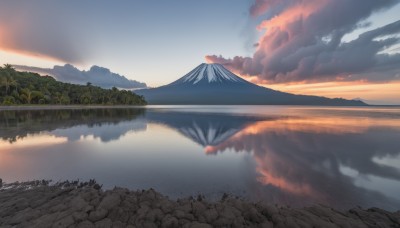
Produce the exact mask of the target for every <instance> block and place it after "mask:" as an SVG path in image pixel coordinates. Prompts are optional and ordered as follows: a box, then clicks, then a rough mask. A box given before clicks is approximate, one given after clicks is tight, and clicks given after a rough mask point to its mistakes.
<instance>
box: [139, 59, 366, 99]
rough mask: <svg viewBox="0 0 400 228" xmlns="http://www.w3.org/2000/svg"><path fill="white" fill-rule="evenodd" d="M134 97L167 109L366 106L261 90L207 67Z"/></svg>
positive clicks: (215, 67)
mask: <svg viewBox="0 0 400 228" xmlns="http://www.w3.org/2000/svg"><path fill="white" fill-rule="evenodd" d="M135 93H137V94H140V95H143V96H144V97H145V98H146V100H147V102H148V103H149V104H165V105H167V104H174V105H190V104H194V105H195V104H198V105H332V106H341V105H343V106H363V105H367V104H365V103H364V102H362V101H354V100H345V99H342V98H334V99H331V98H325V97H319V96H308V95H295V94H290V93H285V92H281V91H277V90H273V89H269V88H266V87H261V86H258V85H256V84H253V83H251V82H248V81H246V80H244V79H243V78H241V77H239V76H237V75H235V74H233V73H232V72H230V71H229V70H227V69H226V68H225V67H224V66H223V65H221V64H206V63H202V64H200V65H199V66H197V67H195V68H194V69H193V70H191V71H190V72H189V73H187V74H185V75H184V76H183V77H181V78H179V79H177V80H176V81H174V82H171V83H170V84H167V85H164V86H160V87H157V88H151V89H143V90H136V91H135Z"/></svg>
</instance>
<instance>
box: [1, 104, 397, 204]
mask: <svg viewBox="0 0 400 228" xmlns="http://www.w3.org/2000/svg"><path fill="white" fill-rule="evenodd" d="M0 178H2V179H3V181H5V182H14V181H27V180H35V179H51V180H53V181H54V182H56V181H62V180H67V179H68V180H77V179H80V180H84V181H86V180H89V179H96V180H97V181H98V182H99V183H101V184H103V188H106V189H110V188H113V187H114V186H120V187H127V188H130V189H148V188H154V189H156V190H157V191H159V192H161V193H163V194H165V195H168V196H169V197H170V198H174V199H175V198H181V197H186V196H191V195H193V196H196V195H198V194H202V195H204V196H205V197H206V198H208V199H211V200H213V199H217V198H219V197H221V195H222V194H223V193H225V192H226V193H230V194H233V195H236V196H239V197H243V198H246V199H249V200H252V201H265V202H269V203H277V204H287V205H290V206H293V207H301V206H306V205H309V204H314V203H322V204H325V205H329V206H331V207H334V208H338V209H348V208H351V207H354V206H361V207H380V208H384V209H387V210H391V211H395V210H398V209H400V108H396V107H357V108H356V107H296V106H149V107H146V108H115V109H112V108H109V109H101V108H97V109H65V110H14V111H13V110H2V111H0Z"/></svg>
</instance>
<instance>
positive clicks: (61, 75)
mask: <svg viewBox="0 0 400 228" xmlns="http://www.w3.org/2000/svg"><path fill="white" fill-rule="evenodd" d="M15 68H16V69H18V70H24V71H31V72H36V73H39V74H48V75H51V76H53V77H54V78H55V79H57V80H58V81H62V82H68V83H73V84H81V85H84V84H86V83H88V82H90V83H92V84H93V85H96V86H100V87H103V88H111V87H113V86H115V87H118V88H123V89H137V88H146V87H147V86H146V83H142V82H138V81H135V80H129V79H127V78H126V77H125V76H123V75H119V74H116V73H113V72H111V71H110V70H109V69H107V68H104V67H99V66H92V67H91V68H90V70H88V71H84V70H83V71H80V70H79V69H78V68H76V67H74V66H72V65H70V64H66V65H64V66H54V67H53V68H52V69H48V68H39V67H29V66H17V65H16V66H15Z"/></svg>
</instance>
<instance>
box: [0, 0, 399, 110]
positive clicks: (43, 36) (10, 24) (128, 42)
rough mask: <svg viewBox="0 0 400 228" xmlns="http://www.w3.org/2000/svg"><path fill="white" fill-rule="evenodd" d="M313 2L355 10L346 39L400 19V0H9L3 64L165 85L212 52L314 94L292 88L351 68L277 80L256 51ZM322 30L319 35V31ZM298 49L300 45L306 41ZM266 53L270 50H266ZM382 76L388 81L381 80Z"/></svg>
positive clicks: (1, 6) (2, 20)
mask: <svg viewBox="0 0 400 228" xmlns="http://www.w3.org/2000/svg"><path fill="white" fill-rule="evenodd" d="M313 1H315V2H316V3H315V5H322V6H321V7H320V8H318V9H313V10H314V11H313V12H312V13H313V14H316V15H318V13H320V12H322V10H324V6H325V7H328V6H329V4H331V5H333V6H340V7H342V8H340V7H338V8H337V9H336V8H332V9H333V10H336V11H337V12H336V15H337V18H333V19H327V18H323V19H326V22H327V24H329V23H330V22H331V21H335V20H337V19H340V18H342V17H346V16H347V18H348V20H346V21H344V22H343V24H342V25H340V26H342V27H340V26H337V27H332V31H333V30H334V29H337V30H338V31H339V30H341V29H342V30H343V29H344V28H345V26H347V27H346V28H348V27H349V26H350V27H351V26H353V27H351V29H349V30H346V31H347V32H346V33H347V34H346V35H344V36H343V38H342V41H345V42H350V41H352V40H356V39H357V37H358V35H360V34H363V33H365V32H367V31H370V30H374V29H377V28H379V27H382V26H385V25H387V24H390V23H393V22H396V21H399V20H400V14H398V12H400V4H396V2H397V3H398V2H399V1H397V0H387V1H385V2H386V3H383V2H382V1H376V0H366V1H361V0H338V1H334V0H324V1H318V0H310V1H306V2H304V1H303V0H282V1H276V0H203V1H194V0H186V1H184V0H169V1H155V0H150V1H127V0H121V1H105V0H97V1H82V0H69V1H54V0H35V1H26V0H2V1H1V2H0V64H4V63H11V64H17V65H27V66H35V67H52V66H53V65H56V64H57V65H64V64H65V63H71V64H73V65H74V66H76V67H78V68H79V69H85V70H86V69H89V68H90V67H91V66H92V65H98V66H102V67H106V68H109V69H110V70H111V71H112V72H115V73H118V74H121V75H125V76H126V77H127V78H130V79H134V80H138V81H142V82H146V83H147V84H148V85H150V86H160V85H163V84H167V83H169V82H171V81H174V80H175V79H177V78H179V77H181V76H183V75H184V74H185V73H187V72H188V71H190V70H191V69H192V68H194V67H195V66H197V65H199V64H200V63H202V62H204V61H205V56H207V55H215V56H221V57H223V58H222V59H223V61H226V60H229V59H231V58H234V57H244V58H247V57H250V58H251V59H252V60H253V63H254V62H255V63H254V64H258V65H259V64H262V65H263V66H264V68H263V70H261V69H243V68H241V67H239V68H234V67H232V69H231V70H233V71H234V72H235V73H238V74H240V75H242V76H244V78H245V79H247V80H251V81H253V82H255V83H258V84H260V85H270V86H271V87H274V88H276V89H280V90H284V91H290V92H297V93H302V92H304V93H312V91H311V92H310V91H309V90H307V91H306V90H304V91H302V90H301V89H299V88H298V87H296V89H295V90H296V91H292V90H291V89H293V83H300V84H302V85H310V84H315V83H337V82H338V81H337V80H338V78H343V77H342V74H343V73H347V72H346V71H343V72H339V73H340V74H341V76H340V77H336V76H335V77H331V76H323V77H322V78H321V80H320V79H319V78H318V77H319V76H320V75H311V77H310V78H311V79H312V80H309V79H308V78H306V79H305V81H301V82H299V81H298V79H293V78H290V77H289V76H290V75H285V77H283V76H281V73H280V72H278V73H279V74H280V75H278V76H279V78H280V79H281V78H285V80H283V81H282V80H280V81H279V80H276V77H278V76H277V75H272V76H273V77H275V78H272V79H271V75H270V72H268V70H270V69H271V68H265V67H267V65H268V63H265V61H266V60H265V61H264V62H256V60H257V58H256V56H254V55H255V54H256V53H260V50H259V49H260V48H258V47H254V44H255V43H258V42H260V39H262V37H263V36H267V35H268V28H262V29H260V30H257V29H256V27H257V26H259V25H260V24H261V23H262V22H263V21H267V22H268V21H269V22H271V21H272V20H273V18H274V17H279V16H281V15H285V13H286V12H289V10H291V9H295V8H296V7H298V6H299V5H303V6H304V5H305V6H307V4H309V3H311V2H313ZM276 2H278V3H279V4H277V3H276ZM321 2H325V3H326V4H325V5H323V4H322V3H321ZM377 2H379V3H377ZM381 3H382V4H381ZM335 4H336V5H335ZM340 4H341V5H340ZM263 5H264V6H265V5H266V6H268V7H269V8H268V10H264V9H263V8H262V7H263ZM252 6H253V8H252V10H254V8H255V9H257V10H258V11H257V12H261V13H260V14H257V16H254V15H253V16H251V12H252V11H251V10H250V8H251V7H252ZM346 6H348V7H347V8H349V7H350V8H351V9H350V11H349V10H346ZM341 10H342V11H343V14H342V12H341ZM363 10H364V11H363ZM344 11H346V12H347V14H346V12H344ZM304 12H306V10H305V11H304ZM349 12H350V15H349ZM360 12H363V14H362V13H360ZM352 13H353V14H354V15H351V14H352ZM304 15H305V14H304V13H303V14H302V15H301V16H303V17H305V16H304ZM366 15H367V16H366ZM306 16H307V15H306ZM289 19H290V20H292V19H293V18H289ZM329 20H331V21H329ZM304 23H305V22H304ZM359 24H364V26H361V27H362V28H358V29H357V28H355V27H354V26H358V25H359ZM358 27H360V26H358ZM271 29H272V28H271ZM318 32H319V31H316V33H315V34H319V33H318ZM328 35H329V36H330V35H331V34H328ZM397 35H399V34H398V33H397ZM396 45H397V46H396ZM396 45H393V46H391V49H390V50H397V48H398V47H399V45H398V43H397V44H396ZM297 48H298V50H300V49H301V48H302V47H301V46H299V47H297ZM385 51H388V50H385ZM261 52H262V50H261ZM262 54H263V55H268V54H269V53H268V51H265V50H264V52H262ZM375 54H376V53H375ZM271 55H272V54H271ZM372 57H375V56H371V58H372ZM269 59H270V58H269ZM220 60H221V59H218V60H217V59H216V60H214V61H220ZM242 66H243V63H242ZM377 67H380V66H377ZM399 69H400V67H399V68H394V69H393V68H391V69H390V70H391V71H390V74H391V75H392V76H390V77H386V76H385V77H380V76H376V75H375V74H372V73H371V72H370V71H371V70H370V69H369V70H368V71H363V72H350V73H348V75H347V76H349V75H350V74H351V76H352V77H353V78H357V79H359V80H358V81H363V80H364V79H366V80H368V81H370V80H371V79H372V81H376V80H375V79H376V78H378V80H377V81H379V84H380V86H382V83H390V84H391V86H393V84H396V83H398V82H397V81H398V80H394V79H396V78H395V76H396V72H400V71H399ZM257 70H260V71H257ZM273 71H274V72H275V71H276V70H275V69H273ZM252 72H255V73H254V74H252ZM374 72H375V71H374ZM393 72H394V73H393ZM354 75H356V76H354ZM359 75H367V76H365V77H364V76H359ZM382 75H383V74H382ZM385 75H386V73H385ZM388 75H389V73H388ZM347 76H346V77H347ZM296 77H297V75H296ZM374 77H375V78H374ZM382 78H384V79H385V80H381V79H382ZM392 81H395V82H392ZM340 83H342V84H343V82H340ZM337 86H339V85H336V84H335V89H337V88H336V87H337ZM346 86H348V84H346ZM329 87H332V85H331V84H330V85H329ZM343 88H344V87H343ZM396 88H397V87H396ZM398 88H400V86H399V87H398ZM393 93H394V92H392V94H391V95H388V96H389V97H386V98H381V97H379V98H378V99H383V100H385V99H386V101H390V102H391V103H393V102H394V101H395V100H396V99H397V98H399V100H400V95H397V94H395V93H394V94H393ZM340 94H342V92H340ZM340 94H335V93H332V94H331V93H329V94H326V95H327V96H339V95H340ZM322 95H324V94H322ZM396 95H397V96H396ZM346 96H347V98H350V96H354V97H363V98H364V97H367V98H368V99H375V98H374V96H372V95H371V96H368V95H367V96H364V94H363V93H361V94H349V95H346ZM346 96H345V97H346Z"/></svg>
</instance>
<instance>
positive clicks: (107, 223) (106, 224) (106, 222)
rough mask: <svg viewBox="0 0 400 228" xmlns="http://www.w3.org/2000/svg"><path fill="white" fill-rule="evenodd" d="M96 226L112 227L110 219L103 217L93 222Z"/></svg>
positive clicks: (102, 227)
mask: <svg viewBox="0 0 400 228" xmlns="http://www.w3.org/2000/svg"><path fill="white" fill-rule="evenodd" d="M94 225H95V227H96V228H111V227H112V221H111V219H109V218H105V219H103V220H101V221H98V222H96V223H95V224H94Z"/></svg>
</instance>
